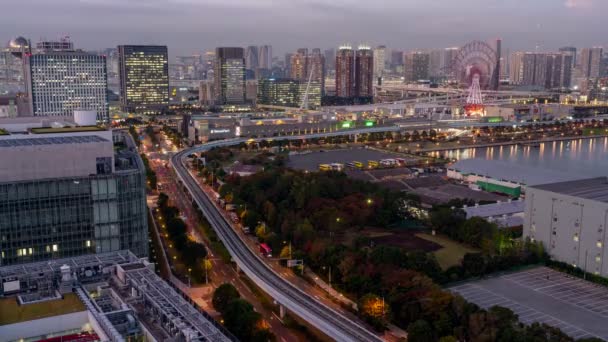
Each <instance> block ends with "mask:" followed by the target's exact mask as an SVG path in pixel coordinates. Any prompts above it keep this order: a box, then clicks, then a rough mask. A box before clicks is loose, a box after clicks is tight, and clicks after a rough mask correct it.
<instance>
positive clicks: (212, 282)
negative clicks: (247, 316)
mask: <svg viewBox="0 0 608 342" xmlns="http://www.w3.org/2000/svg"><path fill="white" fill-rule="evenodd" d="M157 136H158V137H159V138H160V139H159V140H160V141H159V146H158V148H155V147H154V146H151V144H150V142H149V141H145V142H144V150H146V155H147V157H148V160H149V161H150V167H151V168H152V169H153V170H154V171H155V172H156V175H157V177H158V184H162V192H163V193H165V194H166V195H167V196H168V197H169V201H170V203H171V205H173V206H175V207H177V208H178V209H179V211H180V213H181V214H182V217H183V219H184V222H185V223H186V225H187V227H188V233H189V235H190V237H191V238H193V239H194V240H196V241H197V242H199V243H202V244H204V245H205V246H206V248H207V250H208V251H209V261H210V262H211V264H212V267H211V269H210V270H209V284H208V285H203V286H192V287H190V286H188V283H187V282H186V283H184V282H182V280H180V279H178V278H177V277H174V276H172V277H171V282H172V283H173V284H174V285H175V286H177V287H179V288H180V289H181V290H182V291H183V292H184V293H186V294H187V295H188V296H189V297H190V298H191V299H192V300H193V301H194V302H196V303H197V304H198V305H199V306H200V307H202V308H204V309H205V310H206V311H207V312H215V309H214V308H213V307H212V306H210V305H209V303H211V300H212V295H213V292H212V290H213V289H216V288H218V287H219V286H220V285H222V284H224V283H230V284H232V285H234V287H235V288H236V289H237V290H238V291H239V293H240V294H241V297H242V298H244V299H245V300H247V301H248V302H250V303H251V304H252V305H253V306H254V308H255V310H256V311H257V312H259V313H260V314H262V316H263V317H264V318H265V319H266V322H267V323H268V324H269V325H270V330H271V331H272V332H273V333H274V334H275V335H276V336H279V341H281V342H297V341H304V340H305V339H304V337H303V336H299V334H297V333H295V332H293V331H292V330H290V329H289V328H288V327H286V326H285V325H284V324H283V322H282V321H281V320H280V319H278V317H277V316H276V314H275V313H274V312H273V311H272V310H270V309H268V308H266V307H264V306H263V305H262V304H261V302H260V300H259V298H258V297H257V296H256V294H255V293H254V292H253V291H252V290H251V288H250V287H249V285H248V284H246V283H245V282H244V281H243V280H242V279H241V275H239V274H238V272H237V271H236V270H235V269H234V267H232V265H230V264H227V263H225V262H223V261H222V259H221V258H219V257H215V256H214V255H213V253H212V249H211V248H210V243H209V241H208V240H207V239H206V238H205V236H204V235H203V234H201V232H200V230H199V228H198V224H199V222H198V217H197V215H196V213H195V212H194V208H193V206H192V203H191V202H190V199H189V198H188V197H187V195H186V194H185V193H184V192H183V191H182V189H181V186H179V184H178V183H177V180H176V179H175V176H174V174H173V170H172V169H171V168H167V167H165V165H166V164H167V163H168V162H169V159H170V154H171V153H170V152H169V153H167V154H165V153H162V152H160V151H162V150H164V151H173V150H174V149H173V147H172V146H171V145H170V144H168V141H167V140H166V138H165V135H164V134H162V133H159V134H158V135H157ZM159 150H160V151H159ZM159 227H160V226H159ZM166 247H167V245H166V241H163V248H166Z"/></svg>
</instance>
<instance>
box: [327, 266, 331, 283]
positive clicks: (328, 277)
mask: <svg viewBox="0 0 608 342" xmlns="http://www.w3.org/2000/svg"><path fill="white" fill-rule="evenodd" d="M328 278H329V288H331V266H329V277H328Z"/></svg>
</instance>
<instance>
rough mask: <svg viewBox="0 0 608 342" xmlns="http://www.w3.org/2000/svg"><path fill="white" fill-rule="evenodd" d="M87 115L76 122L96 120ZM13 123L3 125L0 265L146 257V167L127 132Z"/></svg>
mask: <svg viewBox="0 0 608 342" xmlns="http://www.w3.org/2000/svg"><path fill="white" fill-rule="evenodd" d="M85 114H88V118H87V117H86V116H85V118H77V120H76V121H77V122H85V123H86V122H90V121H93V122H94V121H95V112H89V113H85ZM17 119H19V118H17ZM9 121H10V122H9V123H8V124H6V125H3V124H2V121H0V128H4V130H5V131H6V132H7V134H4V135H0V160H4V161H10V162H4V163H0V265H10V264H18V263H26V262H33V261H39V260H48V259H55V258H61V257H72V256H78V255H82V254H89V253H103V252H110V251H116V250H121V249H130V250H131V251H132V252H133V253H135V254H136V255H138V256H146V255H147V253H148V237H147V216H146V215H147V212H146V197H145V171H144V165H143V163H142V161H141V159H140V157H139V155H138V154H137V151H136V148H135V144H134V142H133V140H132V139H131V137H130V136H129V135H128V134H127V133H126V132H122V131H116V132H112V131H109V130H106V129H104V128H100V127H96V126H90V125H79V126H77V125H75V126H67V125H59V126H58V124H59V123H57V122H54V125H55V126H50V127H49V126H47V127H34V128H32V127H31V126H35V124H33V123H31V122H23V120H22V121H21V122H18V123H15V122H14V121H15V120H9ZM23 130H25V133H24V132H23Z"/></svg>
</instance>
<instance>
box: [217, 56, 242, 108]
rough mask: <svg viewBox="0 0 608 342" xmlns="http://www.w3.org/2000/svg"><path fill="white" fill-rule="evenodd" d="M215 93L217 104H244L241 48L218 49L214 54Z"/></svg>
mask: <svg viewBox="0 0 608 342" xmlns="http://www.w3.org/2000/svg"><path fill="white" fill-rule="evenodd" d="M215 55H216V59H215V73H214V79H215V92H216V94H217V103H218V104H221V105H226V104H243V103H245V58H244V51H243V48H240V47H219V48H217V49H216V52H215Z"/></svg>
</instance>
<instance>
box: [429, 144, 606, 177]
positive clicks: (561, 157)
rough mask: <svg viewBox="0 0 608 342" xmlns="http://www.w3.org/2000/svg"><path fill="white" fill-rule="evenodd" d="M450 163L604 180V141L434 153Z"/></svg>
mask: <svg viewBox="0 0 608 342" xmlns="http://www.w3.org/2000/svg"><path fill="white" fill-rule="evenodd" d="M433 155H434V156H437V155H443V156H446V157H448V158H451V159H457V160H461V159H470V158H480V159H488V160H492V159H493V160H500V161H504V162H510V163H516V164H519V165H522V166H529V167H535V168H540V169H551V170H555V171H560V172H566V173H569V174H580V175H581V176H582V177H598V176H608V137H606V138H595V139H578V140H571V141H554V142H547V143H542V144H540V147H529V146H517V145H513V146H498V147H487V148H469V149H460V150H450V151H442V152H434V153H433Z"/></svg>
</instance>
